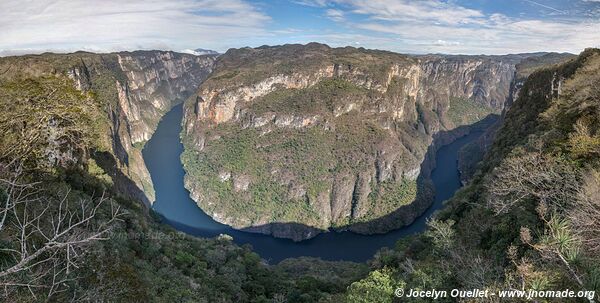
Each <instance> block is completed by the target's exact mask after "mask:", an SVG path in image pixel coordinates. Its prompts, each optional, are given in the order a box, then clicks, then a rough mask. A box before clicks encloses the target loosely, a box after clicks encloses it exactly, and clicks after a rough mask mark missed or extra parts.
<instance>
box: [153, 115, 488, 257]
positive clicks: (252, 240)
mask: <svg viewBox="0 0 600 303" xmlns="http://www.w3.org/2000/svg"><path fill="white" fill-rule="evenodd" d="M182 112H183V111H182V105H178V106H176V107H175V108H173V110H171V111H170V112H169V113H167V114H166V115H165V116H164V117H163V119H162V120H161V122H160V123H159V125H158V129H157V130H156V132H155V133H154V135H153V136H152V139H150V141H148V143H147V144H146V146H145V148H144V150H143V155H144V161H145V162H146V166H147V167H148V170H149V171H150V174H151V176H152V181H153V182H154V189H155V191H156V202H155V203H154V205H153V208H154V210H155V211H157V212H158V213H160V214H162V215H163V216H164V217H165V218H166V219H167V221H168V223H169V224H170V225H172V226H173V227H175V228H176V229H178V230H180V231H183V232H186V233H188V234H191V235H195V236H199V237H215V236H218V235H219V234H228V235H230V236H232V237H233V239H234V241H235V242H236V243H238V244H250V245H252V247H253V249H254V251H256V252H257V253H258V254H259V255H260V256H261V257H262V258H263V259H266V260H267V261H269V262H270V263H277V262H279V261H281V260H283V259H285V258H290V257H300V256H311V257H319V258H322V259H324V260H347V261H357V262H363V261H366V260H368V259H369V258H371V257H372V256H373V255H374V254H375V252H376V251H377V250H379V249H380V248H382V247H385V246H387V247H393V246H394V243H395V242H396V241H397V240H398V239H400V238H402V237H405V236H408V235H412V234H415V233H418V232H421V231H423V230H425V228H426V224H425V221H426V219H427V218H429V217H430V216H431V215H432V214H433V212H434V211H436V210H438V209H439V208H441V207H442V206H443V203H442V202H443V201H444V200H446V199H448V198H450V197H452V195H454V192H455V191H456V190H457V189H458V188H459V187H460V179H459V174H458V170H457V166H456V160H457V154H458V150H459V149H460V148H461V147H462V146H464V145H465V144H467V143H469V142H471V141H472V140H474V139H476V138H477V137H478V136H479V135H481V132H475V133H471V134H470V135H467V136H465V137H462V138H460V139H458V140H456V141H454V142H453V143H451V144H449V145H446V146H444V147H442V148H441V149H440V150H439V151H438V153H437V158H436V160H437V168H436V169H435V170H434V171H433V172H432V179H433V183H434V186H435V189H436V197H435V202H434V203H433V205H432V206H431V207H430V208H429V209H428V210H427V211H426V212H425V213H424V214H423V215H422V216H421V217H419V218H417V219H416V220H415V222H414V223H413V224H411V225H410V226H407V227H404V228H401V229H398V230H395V231H392V232H389V233H387V234H383V235H370V236H365V235H359V234H355V233H352V232H340V233H337V232H329V233H324V234H320V235H318V236H316V237H315V238H312V239H310V240H306V241H302V242H294V241H292V240H287V239H277V238H274V237H271V236H267V235H262V234H253V233H247V232H241V231H237V230H235V229H232V228H231V227H229V226H226V225H223V224H220V223H218V222H215V221H214V220H213V219H212V218H211V217H210V216H208V215H207V214H205V213H204V212H203V211H202V210H201V209H200V208H199V207H198V206H196V203H195V202H194V201H193V200H192V199H191V198H190V197H189V192H188V191H187V190H186V189H185V187H184V186H183V176H184V170H183V167H182V164H181V162H180V159H179V157H180V155H181V152H182V151H183V145H182V144H181V142H180V141H179V134H180V132H181V118H182V114H183V113H182Z"/></svg>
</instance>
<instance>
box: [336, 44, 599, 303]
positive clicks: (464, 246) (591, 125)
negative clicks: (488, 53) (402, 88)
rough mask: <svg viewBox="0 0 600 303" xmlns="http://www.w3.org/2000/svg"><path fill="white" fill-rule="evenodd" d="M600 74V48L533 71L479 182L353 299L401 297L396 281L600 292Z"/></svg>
mask: <svg viewBox="0 0 600 303" xmlns="http://www.w3.org/2000/svg"><path fill="white" fill-rule="evenodd" d="M598 83H600V51H599V50H597V49H589V50H586V51H585V52H583V53H582V54H581V55H580V56H579V57H578V58H576V59H574V60H572V61H571V62H569V63H565V64H562V65H559V66H555V67H549V68H545V69H542V70H539V71H536V72H534V73H533V74H532V75H531V76H529V78H528V79H527V80H526V81H525V83H524V85H523V87H522V89H521V91H520V94H519V97H518V98H517V100H516V101H515V102H514V104H513V105H512V106H511V108H510V110H508V112H507V113H506V115H505V117H504V122H503V124H502V126H501V128H500V129H499V131H498V133H497V136H496V139H495V141H494V143H493V144H492V147H491V149H490V151H489V152H488V153H487V155H486V156H485V157H484V160H483V162H482V163H481V165H480V166H479V170H478V172H477V173H476V174H475V176H474V178H473V179H472V180H471V181H470V183H469V185H467V186H466V187H464V188H463V189H462V190H460V191H459V193H458V194H457V195H456V196H455V197H454V198H452V199H451V200H449V201H448V202H447V207H446V208H445V209H444V210H443V211H442V212H441V213H439V214H438V215H437V217H436V218H435V219H434V220H431V221H430V222H429V230H428V231H427V232H426V233H425V234H423V235H419V236H415V237H412V238H406V239H403V240H401V241H399V242H398V244H397V246H396V247H395V248H394V249H392V250H383V251H381V252H380V253H379V254H378V255H377V256H376V257H375V258H374V260H373V261H372V265H373V266H374V268H376V270H374V271H372V272H371V274H370V275H369V277H368V278H366V279H364V280H361V281H360V282H357V283H354V284H352V286H351V287H350V288H349V291H348V294H347V296H348V299H349V301H350V302H392V301H393V299H394V294H393V291H394V289H395V288H396V287H401V288H404V289H410V288H412V289H423V290H428V289H437V290H448V291H449V290H451V289H455V288H458V289H474V288H476V289H484V290H485V289H489V290H492V291H494V290H503V289H520V290H529V289H535V290H556V289H560V290H564V289H571V290H595V291H596V292H598V291H599V290H600V259H599V256H600V254H599V251H598V248H599V247H600V246H599V245H600V242H599V231H600V226H599V225H598V222H600V195H599V193H600V162H599V159H600V158H599V157H598V156H599V155H600V133H598V130H599V129H600V124H599V123H600V86H599V85H598ZM383 293H385V294H386V295H382V294H383ZM446 300H449V301H452V300H453V299H451V298H448V299H446ZM563 300H566V299H563ZM571 300H573V301H577V300H576V299H571ZM582 300H584V299H582ZM567 301H569V300H567Z"/></svg>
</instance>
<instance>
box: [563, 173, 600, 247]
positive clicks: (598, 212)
mask: <svg viewBox="0 0 600 303" xmlns="http://www.w3.org/2000/svg"><path fill="white" fill-rule="evenodd" d="M569 218H570V219H571V222H572V223H573V225H574V229H575V230H576V231H577V233H578V234H579V235H580V238H581V241H582V244H583V248H584V249H585V250H586V251H588V252H589V253H590V254H591V255H595V256H599V255H600V172H599V171H596V170H592V171H590V172H588V173H587V174H585V176H584V178H583V185H582V186H581V188H580V189H579V191H578V193H577V203H576V204H575V205H573V207H572V208H571V209H570V211H569Z"/></svg>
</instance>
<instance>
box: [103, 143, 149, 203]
mask: <svg viewBox="0 0 600 303" xmlns="http://www.w3.org/2000/svg"><path fill="white" fill-rule="evenodd" d="M91 157H92V159H94V161H96V163H97V164H98V166H100V168H102V169H103V170H104V171H105V172H106V173H107V174H109V175H110V176H111V177H112V178H113V183H114V190H115V192H117V193H119V194H120V195H123V196H125V197H126V198H129V199H134V200H139V201H142V202H143V203H144V205H145V206H146V207H145V208H146V209H149V208H150V205H151V204H150V200H148V197H146V194H145V193H144V191H142V190H141V189H139V187H138V186H137V185H136V184H135V182H133V181H132V180H131V179H130V178H129V177H128V176H126V175H125V174H124V173H123V172H122V171H121V170H119V168H118V167H119V166H118V165H117V160H116V159H115V157H114V156H113V155H112V154H111V153H109V152H101V151H93V152H92V153H91Z"/></svg>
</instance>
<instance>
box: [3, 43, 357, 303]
mask: <svg viewBox="0 0 600 303" xmlns="http://www.w3.org/2000/svg"><path fill="white" fill-rule="evenodd" d="M211 60H212V57H195V56H189V55H180V54H175V53H170V52H134V53H119V54H102V55H100V54H88V53H76V54H70V55H53V54H44V55H41V56H24V57H10V58H2V59H0V110H1V111H2V115H1V116H0V205H1V208H0V218H2V219H1V220H0V238H1V239H2V241H0V248H1V249H0V260H1V262H0V273H1V274H0V284H1V285H2V292H1V293H0V301H2V302H173V301H182V302H265V301H276V300H282V298H288V299H289V300H290V301H298V302H307V301H309V302H310V301H312V302H317V301H319V300H321V299H326V298H328V297H330V296H331V295H332V294H336V293H337V294H339V293H343V291H344V290H345V288H346V287H347V286H348V285H349V284H350V283H351V281H354V280H356V279H360V278H361V277H363V276H364V275H365V273H366V271H367V268H366V265H364V264H356V263H349V262H324V261H321V260H316V259H309V258H304V259H298V260H286V261H285V262H282V263H281V264H280V265H278V266H270V265H267V264H266V263H265V262H264V261H263V260H261V258H260V257H259V256H258V255H257V254H256V253H254V252H252V251H251V249H250V247H248V246H246V247H240V246H237V245H235V244H234V243H233V242H232V241H231V239H230V238H229V237H227V236H221V237H218V238H215V239H202V238H197V237H192V236H187V235H185V234H183V233H180V232H177V231H175V230H174V229H172V228H170V227H168V226H167V225H166V224H164V223H162V222H161V218H160V217H159V216H157V215H155V214H154V213H153V212H152V211H151V210H150V209H149V208H148V207H145V206H144V205H143V203H142V201H144V200H145V199H146V198H145V196H144V195H143V193H142V192H141V190H140V189H138V187H137V185H136V184H135V183H133V182H132V181H131V180H130V179H129V178H132V177H133V175H132V172H133V171H134V170H135V169H136V168H134V166H133V164H134V161H136V160H140V161H141V158H137V159H136V157H137V156H136V153H135V152H136V151H137V152H139V147H136V146H135V145H140V144H142V143H143V141H142V140H143V138H145V137H148V136H150V134H151V133H152V132H153V130H154V127H155V125H156V121H158V119H160V114H161V112H164V111H166V110H168V109H169V108H170V107H171V106H172V105H173V103H174V102H177V98H184V97H185V95H186V94H187V92H189V91H190V90H193V89H195V85H197V82H196V81H202V77H204V75H205V74H206V73H207V72H208V71H209V65H210V62H211ZM133 142H135V143H133ZM138 163H141V164H142V165H143V162H138ZM142 168H144V167H143V166H142ZM144 169H145V168H144ZM136 196H138V197H141V198H139V199H136V198H135V197H136ZM82 201H85V204H79V203H83V202H82ZM100 201H103V203H101V202H100ZM80 205H82V206H85V207H81V208H80ZM88 207H89V208H88ZM9 210H10V211H9ZM91 213H93V214H94V215H93V216H91V217H89V218H90V219H89V220H87V221H85V222H83V223H85V224H80V225H79V226H77V227H76V228H75V229H73V230H70V231H69V230H67V232H65V233H62V231H63V229H62V228H63V226H65V225H71V226H72V223H73V222H78V223H79V222H81V221H80V220H81V215H82V214H91ZM115 213H120V215H119V216H118V220H111V218H112V216H113V214H115ZM61 214H63V215H62V216H61ZM65 216H66V217H65ZM60 218H62V221H61V220H60ZM65 218H66V219H65ZM24 222H29V223H28V224H25V226H24V224H23V223H24ZM61 222H62V224H61ZM23 226H24V227H23ZM22 227H23V228H22ZM98 227H101V228H106V232H102V233H100V234H97V235H96V236H95V237H94V238H95V239H96V240H94V241H90V242H87V243H80V244H79V243H76V242H77V240H79V239H81V237H82V235H87V234H88V233H91V232H93V233H96V232H97V229H96V228H98ZM21 230H23V231H26V233H24V234H23V233H21V232H19V231H21ZM57 230H58V232H59V233H60V234H61V236H59V237H57V238H48V236H49V235H54V233H55V232H57ZM23 236H27V237H28V239H26V240H25V241H23V238H22V237H23ZM65 241H69V242H68V243H70V244H69V245H68V246H66V247H65V246H61V245H60V244H62V243H66V242H65ZM40 249H43V250H44V251H43V252H42V253H40V254H39V255H37V254H35V252H36V251H40ZM23 256H24V257H26V259H22V257H23ZM29 256H31V257H30V258H27V257H29ZM44 260H45V261H44ZM42 261H44V262H42ZM64 264H67V265H66V267H65V266H63V265H64ZM21 265H23V266H26V267H20V268H21V269H23V268H24V270H21V271H18V270H17V271H14V272H12V273H11V272H8V271H9V270H10V269H15V266H17V267H19V266H21Z"/></svg>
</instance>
